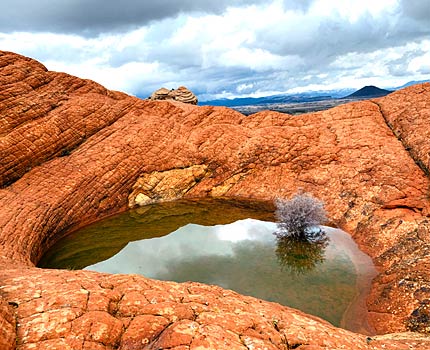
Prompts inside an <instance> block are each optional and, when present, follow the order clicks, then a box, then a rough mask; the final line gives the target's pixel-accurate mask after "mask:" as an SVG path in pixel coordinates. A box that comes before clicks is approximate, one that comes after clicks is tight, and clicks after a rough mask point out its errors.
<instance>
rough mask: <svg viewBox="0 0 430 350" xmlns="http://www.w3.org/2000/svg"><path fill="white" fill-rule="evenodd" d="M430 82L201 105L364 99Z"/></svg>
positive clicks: (220, 100) (248, 104) (411, 82)
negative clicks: (388, 87)
mask: <svg viewBox="0 0 430 350" xmlns="http://www.w3.org/2000/svg"><path fill="white" fill-rule="evenodd" d="M425 82H430V80H422V81H410V82H408V83H406V84H404V85H402V86H398V87H395V88H391V89H389V90H385V89H381V88H378V87H376V86H365V87H363V88H361V89H359V90H357V91H354V89H339V90H329V91H308V92H303V93H299V94H291V95H272V96H263V97H240V98H233V99H218V100H211V101H201V102H199V105H202V106H208V105H209V106H226V107H239V106H251V105H264V104H286V103H307V102H316V101H325V100H332V99H364V98H373V97H381V96H385V95H388V94H389V93H391V92H393V91H395V90H398V89H402V88H404V87H407V86H411V85H415V84H420V83H425Z"/></svg>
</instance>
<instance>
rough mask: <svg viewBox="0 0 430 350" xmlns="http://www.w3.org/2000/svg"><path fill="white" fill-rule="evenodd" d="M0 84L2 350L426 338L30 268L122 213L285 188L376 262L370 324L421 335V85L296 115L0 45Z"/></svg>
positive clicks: (416, 345) (178, 290) (420, 342)
mask: <svg viewBox="0 0 430 350" xmlns="http://www.w3.org/2000/svg"><path fill="white" fill-rule="evenodd" d="M0 84H1V90H0V137H1V138H0V169H1V171H0V181H1V182H0V183H1V185H2V189H1V190H0V208H1V209H0V230H1V231H0V348H1V349H13V348H14V347H15V345H16V347H17V349H20V350H23V349H166V348H169V349H177V350H179V349H205V348H207V349H308V350H311V349H337V348H346V349H430V341H429V340H428V339H427V338H425V337H419V336H417V335H416V334H411V333H401V334H397V335H395V336H393V335H386V336H380V337H373V336H372V337H371V338H366V336H364V335H360V334H355V333H352V332H349V331H346V330H342V329H338V328H335V327H333V326H331V325H329V324H328V323H326V322H324V321H322V320H320V319H317V318H315V317H312V316H308V315H305V314H303V313H301V312H299V311H297V310H293V309H290V308H288V307H283V306H280V305H278V304H274V303H269V302H265V301H261V300H257V299H254V298H251V297H245V296H241V295H239V294H237V293H234V292H231V291H227V290H224V289H222V288H219V287H215V286H205V285H202V284H198V283H184V284H178V283H173V282H159V281H153V280H149V279H146V278H144V277H142V276H134V275H130V276H127V275H107V274H100V273H94V272H88V271H61V270H43V269H38V268H35V267H34V264H35V263H37V261H38V259H39V258H40V257H41V255H42V254H43V252H44V251H45V250H46V249H47V248H49V246H50V245H52V244H53V243H54V242H55V241H56V240H57V239H59V238H60V237H61V236H62V235H64V234H67V233H68V232H70V231H71V230H74V229H76V228H78V227H80V226H82V225H85V224H87V223H89V222H91V221H94V220H97V219H100V218H101V217H104V216H106V215H110V214H112V213H114V212H118V211H121V210H125V209H126V208H127V207H128V206H135V205H141V204H145V203H149V202H153V201H162V200H172V199H175V198H182V197H208V196H213V197H221V196H223V197H231V198H243V197H246V198H253V199H261V200H272V199H273V198H274V197H276V196H290V195H291V194H293V193H295V192H296V191H297V189H298V188H302V189H303V190H304V191H307V192H311V193H312V194H313V195H314V196H316V197H318V198H320V199H322V200H323V201H324V202H325V203H326V208H327V210H328V212H329V214H330V219H331V221H332V223H333V225H337V226H339V227H341V228H343V229H345V230H346V231H348V232H349V233H351V234H352V236H353V237H354V239H355V240H356V241H357V242H358V244H359V245H360V247H361V248H362V249H363V250H364V251H366V252H367V253H368V254H370V255H371V256H372V258H373V259H374V261H375V262H376V263H377V264H378V268H379V275H378V276H377V278H376V279H375V280H374V282H373V284H372V290H371V293H370V296H369V299H368V309H369V321H370V323H371V325H372V326H373V327H374V328H375V330H376V332H377V333H388V332H404V331H406V330H408V329H409V330H419V331H428V327H429V326H430V324H429V319H428V318H426V315H428V314H427V311H426V310H427V308H426V305H427V303H428V300H430V269H429V268H428V267H429V263H430V262H429V259H430V258H429V254H428V253H429V249H428V248H429V240H430V229H429V212H430V211H429V209H430V203H429V186H430V183H429V178H428V166H427V165H426V164H428V158H429V153H428V152H429V141H428V140H429V138H428V127H423V126H427V125H429V122H430V120H429V119H430V115H429V110H430V84H423V85H419V86H415V87H411V88H407V89H404V90H402V91H399V92H396V93H393V94H391V95H389V96H387V97H384V98H381V99H378V100H374V101H363V102H357V103H351V104H348V105H343V106H339V107H336V108H333V109H331V110H328V111H324V112H318V113H314V114H307V115H302V116H299V117H293V116H289V115H285V114H281V113H275V112H261V113H258V114H254V115H252V116H249V117H245V116H244V115H242V114H240V113H238V112H235V111H233V110H230V109H227V108H220V107H218V108H215V107H208V106H206V107H197V106H192V105H189V104H187V105H185V104H182V103H179V102H177V101H174V102H169V101H150V100H146V101H143V100H139V99H137V98H134V97H129V96H127V95H125V94H122V93H118V92H111V91H108V90H106V89H104V88H103V87H101V86H100V85H98V84H96V83H94V82H92V81H88V80H82V79H78V78H75V77H71V76H69V75H67V74H63V73H55V72H48V71H47V70H46V69H45V67H43V66H42V65H41V64H40V63H38V62H36V61H34V60H31V59H28V58H25V57H22V56H19V55H16V54H13V53H7V52H0Z"/></svg>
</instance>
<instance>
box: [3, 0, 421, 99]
mask: <svg viewBox="0 0 430 350" xmlns="http://www.w3.org/2000/svg"><path fill="white" fill-rule="evenodd" d="M20 1H24V0H20ZM133 1H134V0H133ZM133 3H135V4H137V2H135V1H134V2H133ZM179 3H180V2H177V3H175V4H176V5H178V6H179ZM227 3H228V2H223V4H220V5H219V6H217V7H216V8H215V7H211V6H212V5H210V4H209V2H207V1H206V2H201V3H198V2H196V1H193V0H187V1H186V8H187V9H188V10H190V11H191V12H190V11H188V10H187V11H188V12H187V11H183V10H182V8H181V7H180V6H179V7H177V11H176V12H175V11H174V12H173V14H171V15H169V14H168V13H164V12H163V11H161V8H158V7H157V11H158V10H160V11H161V12H160V16H161V17H160V18H161V19H158V20H157V18H158V17H157V16H158V15H156V14H154V16H153V17H151V15H150V14H148V16H147V17H148V18H152V19H155V20H152V21H149V22H147V23H146V22H145V23H144V24H143V25H139V26H138V23H137V22H133V24H134V25H133V26H132V29H130V30H128V31H126V30H123V29H122V30H120V31H116V30H111V31H107V32H99V34H97V35H92V36H88V37H85V36H82V35H81V33H80V32H79V31H78V30H76V31H75V32H71V33H70V34H61V33H53V32H51V33H47V32H13V31H9V32H7V33H6V32H3V33H0V47H1V48H2V49H4V50H10V51H15V52H18V53H22V54H24V55H28V56H31V57H34V58H36V59H38V60H40V61H41V62H42V63H44V64H45V65H46V66H47V67H48V68H49V69H51V70H57V71H66V72H68V73H70V74H73V75H77V76H80V77H83V78H89V79H93V80H95V81H97V82H100V83H101V84H103V85H105V86H106V87H108V88H111V89H116V90H121V91H125V92H128V93H131V94H138V95H142V96H147V95H149V94H150V93H151V92H152V91H153V90H155V89H157V88H159V87H160V86H166V87H168V88H174V87H177V86H179V85H186V86H188V87H189V88H190V89H191V90H194V91H195V92H196V93H197V94H198V95H199V97H200V99H208V98H214V97H236V96H238V95H252V96H261V95H269V94H277V93H282V92H285V91H306V90H308V89H318V90H324V89H331V88H333V87H335V88H341V87H361V86H362V85H363V84H369V83H371V84H373V85H380V86H381V87H384V86H385V87H387V86H393V85H401V84H403V83H405V82H406V81H407V80H420V79H425V78H428V77H426V74H428V71H429V70H430V68H429V64H428V63H427V62H429V61H430V58H429V52H430V47H429V40H428V39H427V38H428V36H429V35H430V25H427V23H428V21H427V22H426V20H425V18H424V17H423V16H421V15H420V11H424V10H423V9H422V6H420V5H419V2H418V0H413V1H411V2H410V3H407V2H405V1H403V0H402V1H401V0H381V1H378V2H375V1H369V0H366V1H364V0H363V1H360V2H358V1H355V0H347V1H342V2H340V1H334V0H324V1H323V0H315V1H312V0H308V1H305V2H303V1H302V2H299V1H296V2H291V1H282V0H273V1H271V2H266V1H258V0H255V1H252V2H245V1H240V0H237V1H236V2H234V3H232V4H233V5H234V4H235V6H227ZM245 3H247V5H244V4H245ZM408 4H410V5H408ZM11 6H12V5H11ZM142 6H143V5H142ZM184 6H185V5H184ZM205 6H207V11H203V10H202V9H204V8H205ZM184 8H185V7H184ZM142 9H143V8H139V11H140V10H142ZM196 9H198V10H199V12H196V11H195V10H196ZM111 10H112V9H111V8H109V9H108V10H107V11H111ZM200 10H202V11H200ZM58 11H60V10H58ZM136 11H137V10H136ZM142 11H143V10H142ZM154 11H155V10H154ZM161 14H162V15H161ZM118 16H125V17H124V18H123V19H121V21H125V19H127V18H129V19H130V18H131V17H130V16H131V15H130V14H123V13H122V12H121V13H120V12H119V13H118ZM94 20H95V21H98V20H100V21H101V22H103V21H104V20H105V18H103V19H101V18H99V17H96V18H94ZM118 21H120V19H118ZM118 21H117V22H118ZM117 22H115V21H114V22H113V24H115V23H117ZM118 23H119V22H118ZM124 23H125V22H124ZM56 25H58V23H57V24H56ZM87 25H89V26H91V22H90V18H89V19H88V23H87ZM105 25H107V24H103V26H105ZM103 26H102V27H103ZM113 28H115V27H114V26H113Z"/></svg>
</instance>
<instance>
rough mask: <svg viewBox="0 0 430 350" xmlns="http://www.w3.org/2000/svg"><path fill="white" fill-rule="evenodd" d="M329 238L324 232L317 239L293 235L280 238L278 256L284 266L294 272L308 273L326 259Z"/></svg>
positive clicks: (277, 245)
mask: <svg viewBox="0 0 430 350" xmlns="http://www.w3.org/2000/svg"><path fill="white" fill-rule="evenodd" d="M328 243H329V238H328V237H327V236H326V235H325V234H324V236H321V237H320V238H319V239H318V240H317V241H314V242H310V241H303V240H300V239H295V238H292V237H283V238H278V239H277V243H276V256H277V257H278V262H279V264H280V265H281V266H282V267H285V268H288V269H289V270H290V271H291V272H293V273H298V274H300V273H306V272H307V271H310V270H313V269H315V267H316V266H317V265H318V264H322V263H323V262H324V260H325V249H326V247H327V246H328Z"/></svg>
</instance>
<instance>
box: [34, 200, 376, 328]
mask: <svg viewBox="0 0 430 350" xmlns="http://www.w3.org/2000/svg"><path fill="white" fill-rule="evenodd" d="M270 220H272V221H273V216H272V213H271V212H270V211H268V210H266V208H264V206H261V207H259V206H258V205H257V204H256V203H246V202H225V201H198V202H189V201H188V202H185V201H184V202H177V203H174V204H172V203H165V204H162V205H153V206H149V207H145V208H140V209H138V210H134V211H130V212H127V213H123V214H119V215H117V216H114V217H111V218H108V219H106V220H103V221H101V222H98V223H95V224H93V225H90V226H88V227H86V228H84V229H82V230H80V231H77V232H76V233H75V234H72V235H70V236H67V237H65V239H63V240H62V241H60V242H59V243H58V244H57V245H56V246H54V247H53V248H52V249H51V250H50V251H49V252H48V253H47V254H46V255H45V256H44V258H43V259H42V261H41V262H40V264H39V266H41V267H51V268H54V267H55V268H86V269H89V270H95V271H100V272H109V273H137V274H141V275H144V276H146V277H150V278H155V279H160V280H171V281H177V282H185V281H196V282H203V283H207V284H216V285H219V286H221V287H224V288H228V289H232V290H235V291H237V292H239V293H242V294H245V295H251V296H255V297H258V298H261V299H265V300H268V301H274V302H278V303H280V304H283V305H287V306H291V307H295V308H298V309H300V310H302V311H304V312H307V313H310V314H313V315H317V316H320V317H322V318H324V319H326V320H328V321H329V322H331V323H333V324H335V325H337V326H342V327H346V328H349V329H351V330H355V331H363V332H371V330H369V329H368V326H367V323H366V319H365V305H364V296H365V294H366V292H367V290H368V288H369V283H370V279H371V278H372V277H373V275H374V267H373V265H372V263H371V260H370V258H369V257H368V256H366V255H365V254H364V253H362V252H361V251H360V250H358V248H357V246H356V244H355V243H354V242H353V240H352V239H351V238H350V236H349V235H348V234H346V233H345V232H343V231H340V230H336V229H333V228H329V227H325V228H324V229H325V231H326V232H327V237H328V241H327V244H326V245H308V246H303V245H297V244H294V243H293V242H286V243H285V242H284V244H279V242H277V240H276V238H275V236H274V235H273V233H274V232H275V231H276V230H277V227H276V224H275V223H274V222H272V221H270Z"/></svg>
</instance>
